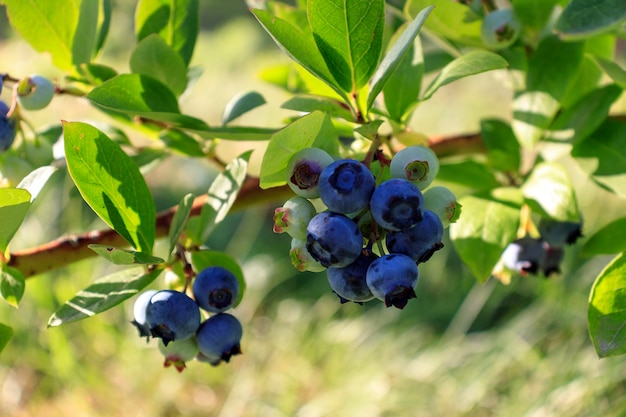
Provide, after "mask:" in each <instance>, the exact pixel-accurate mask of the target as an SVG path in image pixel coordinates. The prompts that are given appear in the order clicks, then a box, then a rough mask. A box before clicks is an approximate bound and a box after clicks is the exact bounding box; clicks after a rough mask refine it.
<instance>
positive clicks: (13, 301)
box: [0, 265, 26, 308]
mask: <svg viewBox="0 0 626 417" xmlns="http://www.w3.org/2000/svg"><path fill="white" fill-rule="evenodd" d="M25 288H26V280H25V279H24V275H22V273H21V272H20V271H19V270H17V269H15V268H11V267H8V266H5V265H3V266H0V295H1V296H2V298H3V299H4V300H5V301H6V302H7V303H9V304H10V305H11V306H13V307H15V308H17V305H18V304H19V302H20V300H21V299H22V296H23V295H24V289H25Z"/></svg>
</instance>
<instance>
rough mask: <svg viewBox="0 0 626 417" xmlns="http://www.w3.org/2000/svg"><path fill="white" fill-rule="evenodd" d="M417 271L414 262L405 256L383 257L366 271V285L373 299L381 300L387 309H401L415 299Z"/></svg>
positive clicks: (393, 254) (394, 254)
mask: <svg viewBox="0 0 626 417" xmlns="http://www.w3.org/2000/svg"><path fill="white" fill-rule="evenodd" d="M417 278H418V269H417V265H416V264H415V261H414V260H413V259H411V258H410V257H408V256H406V255H402V254H399V253H392V254H389V255H383V256H381V257H380V258H378V259H376V260H375V261H374V262H372V263H371V265H370V266H369V268H368V269H367V275H366V279H367V285H368V287H369V288H370V290H371V291H372V294H374V297H376V298H378V299H380V300H383V301H384V302H385V305H386V306H387V307H391V306H394V307H396V308H399V309H403V308H404V307H405V306H406V304H407V302H408V301H409V300H410V299H411V298H415V287H416V286H417Z"/></svg>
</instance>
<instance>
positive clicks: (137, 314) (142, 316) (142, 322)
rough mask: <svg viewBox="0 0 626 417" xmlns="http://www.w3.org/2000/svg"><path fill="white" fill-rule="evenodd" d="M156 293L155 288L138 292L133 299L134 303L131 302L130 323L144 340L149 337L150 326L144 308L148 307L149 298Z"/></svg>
mask: <svg viewBox="0 0 626 417" xmlns="http://www.w3.org/2000/svg"><path fill="white" fill-rule="evenodd" d="M156 293H157V291H156V290H146V291H144V292H142V293H141V294H139V296H138V297H137V299H136V300H135V304H133V321H131V323H132V324H133V326H135V327H136V328H137V330H139V336H140V337H144V336H145V337H146V340H147V339H149V338H150V326H149V325H148V322H147V321H146V308H147V307H148V303H149V302H150V298H152V296H153V295H154V294H156Z"/></svg>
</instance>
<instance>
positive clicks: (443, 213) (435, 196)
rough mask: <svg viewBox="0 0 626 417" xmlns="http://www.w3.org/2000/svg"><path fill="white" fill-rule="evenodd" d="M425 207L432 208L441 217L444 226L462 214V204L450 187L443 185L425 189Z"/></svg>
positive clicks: (426, 208)
mask: <svg viewBox="0 0 626 417" xmlns="http://www.w3.org/2000/svg"><path fill="white" fill-rule="evenodd" d="M424 209H425V210H430V211H432V212H433V213H435V214H436V215H437V217H439V219H441V223H443V227H444V228H446V227H448V226H450V223H454V222H456V220H457V219H458V218H459V216H460V214H461V204H459V202H458V201H456V197H455V196H454V194H453V193H452V191H450V190H449V189H448V188H446V187H443V186H436V187H431V188H429V189H428V190H426V191H424Z"/></svg>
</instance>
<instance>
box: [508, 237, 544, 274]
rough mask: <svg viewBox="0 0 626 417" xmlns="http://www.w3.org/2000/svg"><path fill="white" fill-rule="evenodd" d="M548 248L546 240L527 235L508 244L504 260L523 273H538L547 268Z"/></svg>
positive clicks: (509, 266) (514, 269)
mask: <svg viewBox="0 0 626 417" xmlns="http://www.w3.org/2000/svg"><path fill="white" fill-rule="evenodd" d="M547 248H548V244H547V243H546V242H545V241H544V240H541V239H535V238H533V237H530V236H525V237H523V238H521V239H517V240H514V241H513V242H511V243H509V244H508V245H507V247H506V248H505V249H504V252H503V253H502V256H501V258H502V262H503V263H504V266H506V267H507V268H508V269H510V270H513V271H516V272H518V273H519V274H521V275H527V274H536V273H538V272H539V271H541V270H543V269H544V268H545V265H546V254H547V252H546V250H547Z"/></svg>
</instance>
